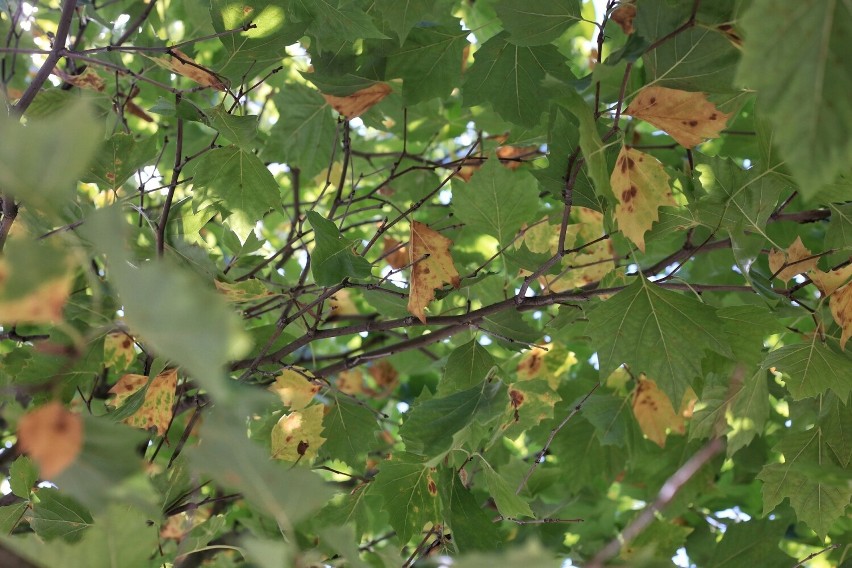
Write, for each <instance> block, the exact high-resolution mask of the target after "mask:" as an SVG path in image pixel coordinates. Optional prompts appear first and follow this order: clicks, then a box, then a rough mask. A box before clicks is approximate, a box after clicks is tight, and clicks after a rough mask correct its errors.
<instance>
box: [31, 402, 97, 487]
mask: <svg viewBox="0 0 852 568" xmlns="http://www.w3.org/2000/svg"><path fill="white" fill-rule="evenodd" d="M18 444H19V445H20V447H21V451H22V452H23V453H25V454H27V455H29V456H30V457H31V458H32V459H33V461H35V462H36V463H37V464H38V467H39V474H40V476H41V477H43V478H45V479H52V478H54V477H56V476H57V475H59V474H60V473H62V472H63V471H64V470H65V468H67V467H68V466H69V465H71V464H72V463H74V460H75V459H76V458H77V455H78V454H79V453H80V450H81V449H82V447H83V420H82V418H80V416H78V415H77V414H74V413H73V412H70V411H69V410H68V409H67V408H65V406H64V405H63V404H62V403H61V402H58V401H53V402H49V403H47V404H45V405H43V406H40V407H38V408H36V409H35V410H31V411H29V412H27V413H26V414H25V415H24V416H23V417H22V418H21V420H20V421H19V422H18Z"/></svg>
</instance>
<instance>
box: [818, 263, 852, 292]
mask: <svg viewBox="0 0 852 568" xmlns="http://www.w3.org/2000/svg"><path fill="white" fill-rule="evenodd" d="M808 276H809V277H810V279H811V282H813V283H814V284H816V287H817V288H819V291H820V292H822V295H823V296H830V295H831V294H833V293H834V291H835V290H837V289H838V288H840V287H841V286H843V285H844V284H845V283H846V282H847V281H848V280H849V279H850V278H852V264H849V265H847V266H844V267H843V268H838V269H837V270H831V271H829V272H823V271H822V270H820V269H819V268H814V269H813V270H811V271H810V272H808Z"/></svg>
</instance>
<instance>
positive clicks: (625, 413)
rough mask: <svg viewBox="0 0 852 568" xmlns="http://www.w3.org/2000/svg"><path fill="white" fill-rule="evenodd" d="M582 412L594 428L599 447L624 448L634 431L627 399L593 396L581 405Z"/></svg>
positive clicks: (631, 411) (634, 420) (611, 396)
mask: <svg viewBox="0 0 852 568" xmlns="http://www.w3.org/2000/svg"><path fill="white" fill-rule="evenodd" d="M582 412H583V416H585V417H586V420H588V421H589V422H591V423H592V425H593V426H594V427H595V432H596V434H597V436H598V439H600V442H601V445H604V446H609V445H615V446H619V447H624V445H625V444H627V443H628V442H629V441H630V439H631V438H632V437H633V435H634V433H635V431H636V419H635V418H634V416H633V407H632V405H631V404H630V398H629V397H620V396H614V395H609V394H607V395H594V396H591V397H589V400H587V401H586V403H585V404H583V410H582Z"/></svg>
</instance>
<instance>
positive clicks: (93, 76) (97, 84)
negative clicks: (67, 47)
mask: <svg viewBox="0 0 852 568" xmlns="http://www.w3.org/2000/svg"><path fill="white" fill-rule="evenodd" d="M53 74H54V75H56V76H57V77H59V78H60V79H62V80H63V81H65V82H66V83H69V84H71V85H74V86H75V87H79V88H81V89H88V90H90V91H98V92H100V91H103V90H104V89H105V88H106V82H105V81H104V80H103V78H101V76H100V75H98V74H97V72H96V71H95V70H94V69H92V68H91V67H86V69H85V70H84V71H83V72H82V73H80V74H79V75H71V74H70V73H66V72H64V71H62V70H61V69H60V68H59V67H55V68H54V69H53Z"/></svg>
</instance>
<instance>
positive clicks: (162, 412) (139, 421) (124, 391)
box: [109, 369, 178, 436]
mask: <svg viewBox="0 0 852 568" xmlns="http://www.w3.org/2000/svg"><path fill="white" fill-rule="evenodd" d="M177 378H178V375H177V369H169V370H168V371H165V372H163V373H160V374H159V375H157V376H156V377H154V379H153V380H152V381H151V384H150V385H148V390H147V391H146V392H145V400H144V401H143V402H142V405H141V406H140V407H139V408H138V409H137V410H136V412H134V413H133V414H132V415H131V416H129V417H127V418H125V419H124V423H125V424H129V425H130V426H133V427H134V428H140V429H142V430H147V429H149V428H156V429H157V435H158V436H162V435H163V434H164V433H165V432H166V428H167V427H168V425H169V422H170V421H171V419H172V410H173V408H174V403H175V391H176V389H177ZM146 384H148V377H146V376H145V375H132V374H129V375H124V376H123V377H121V378H120V379H119V380H118V382H117V383H115V385H113V387H112V388H111V389H109V392H110V394H113V395H115V398H114V399H113V404H115V406H116V407H120V406H121V405H122V404H123V403H124V401H125V400H126V399H127V398H128V397H130V395H132V394H133V393H135V392H136V391H138V390H139V389H141V388H143V387H144V386H145V385H146Z"/></svg>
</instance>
